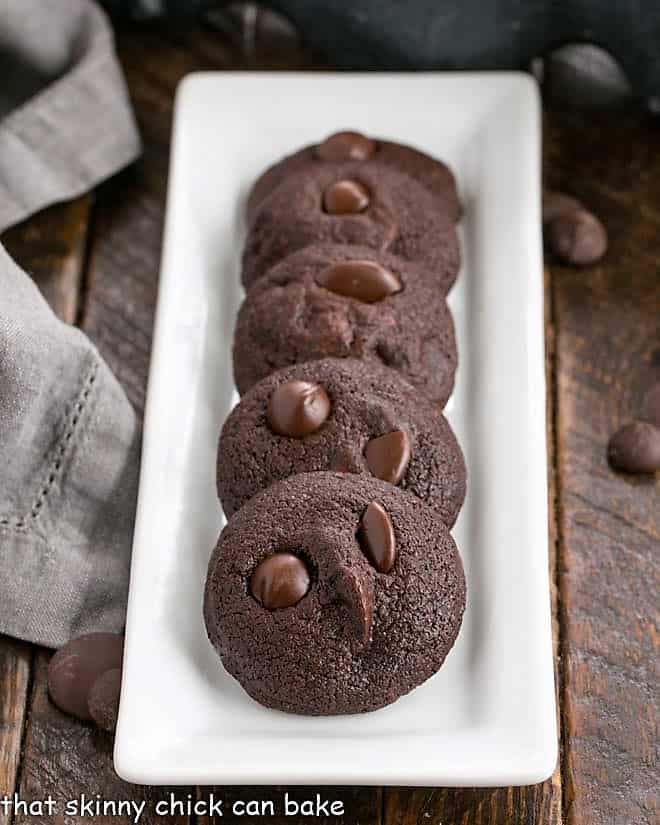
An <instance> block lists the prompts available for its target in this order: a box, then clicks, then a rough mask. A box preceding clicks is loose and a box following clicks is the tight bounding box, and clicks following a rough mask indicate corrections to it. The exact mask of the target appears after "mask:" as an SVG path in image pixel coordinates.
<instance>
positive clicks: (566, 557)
mask: <svg viewBox="0 0 660 825" xmlns="http://www.w3.org/2000/svg"><path fill="white" fill-rule="evenodd" d="M546 135H547V163H546V168H547V170H548V176H549V181H550V184H551V186H552V188H559V189H561V188H563V189H564V190H566V191H568V192H570V193H571V194H573V195H576V196H578V197H579V198H581V199H582V200H584V201H585V203H587V204H588V205H589V206H590V207H591V208H593V209H594V211H595V212H596V213H597V214H598V215H599V216H600V217H601V218H602V219H603V221H604V223H605V225H606V226H607V228H608V231H609V236H610V250H609V252H608V255H607V256H606V258H605V259H604V260H603V262H602V263H601V264H600V265H598V266H595V267H593V268H590V269H586V270H582V271H578V270H575V269H569V268H564V267H561V266H553V267H552V271H553V290H554V303H555V311H556V318H557V327H556V349H557V366H556V369H557V381H558V406H557V417H556V420H557V438H558V456H557V458H558V478H559V490H558V492H559V515H560V523H559V527H560V554H561V555H560V607H561V614H560V618H561V628H562V632H561V660H562V673H563V683H564V688H563V694H562V713H563V728H564V795H565V812H566V822H567V823H571V824H572V823H590V825H591V824H592V823H593V825H600V823H603V825H605V823H607V825H632V823H634V825H639V824H640V823H651V822H657V821H658V818H659V815H658V799H657V793H658V785H659V773H658V760H657V750H656V749H657V742H658V739H657V721H658V718H659V698H658V689H657V686H658V683H659V680H658V669H657V662H658V650H657V647H658V645H657V642H658V593H659V592H660V587H659V585H660V570H659V568H658V559H659V555H658V549H659V547H660V487H659V485H658V480H657V478H654V477H632V476H627V475H625V474H620V473H615V472H613V471H612V470H611V469H610V468H609V466H608V464H607V461H606V448H607V442H608V439H609V437H610V435H611V434H612V433H613V432H614V431H615V430H616V429H617V428H618V427H619V426H620V425H621V424H623V423H624V422H626V421H628V420H630V419H631V418H633V417H635V416H636V415H639V414H640V412H641V407H642V402H643V397H644V394H645V392H646V390H647V389H648V388H650V386H651V384H652V383H654V382H656V381H657V380H658V379H659V378H660V323H659V322H660V130H658V127H657V125H653V124H651V123H649V122H648V121H644V120H642V119H639V120H634V119H633V118H631V117H627V118H621V117H619V116H616V115H610V116H601V117H598V116H595V115H593V114H591V115H589V116H588V117H586V116H580V115H567V114H563V115H561V116H559V115H557V116H551V117H549V118H548V119H547V123H546Z"/></svg>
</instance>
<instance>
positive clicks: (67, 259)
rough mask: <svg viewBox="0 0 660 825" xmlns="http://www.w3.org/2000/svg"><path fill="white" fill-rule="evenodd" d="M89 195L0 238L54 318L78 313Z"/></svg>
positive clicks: (47, 211)
mask: <svg viewBox="0 0 660 825" xmlns="http://www.w3.org/2000/svg"><path fill="white" fill-rule="evenodd" d="M91 204H92V195H82V196H81V197H79V198H76V199H75V200H72V201H68V202H67V203H63V204H57V205H56V206H51V207H49V208H48V209H44V210H43V211H42V212H39V214H37V215H35V216H34V217H32V218H31V219H30V220H29V221H26V222H24V223H22V224H19V225H18V226H15V227H13V228H12V229H9V230H7V231H6V232H5V233H4V234H3V236H2V243H3V244H4V245H5V247H6V248H7V251H8V252H9V254H10V255H11V256H12V257H13V258H14V260H16V261H18V263H19V264H20V265H21V266H22V267H23V268H24V269H25V271H26V272H27V273H28V274H29V275H31V276H32V278H33V279H34V281H35V282H36V284H37V286H38V287H39V289H40V290H41V292H42V294H43V295H44V297H45V298H46V300H47V301H48V303H49V304H50V306H51V308H52V309H53V311H54V312H55V314H56V315H57V316H58V317H59V318H61V319H62V320H63V321H66V322H67V323H69V324H72V323H74V321H75V320H76V315H77V312H78V298H79V292H80V284H81V279H82V273H83V265H84V257H85V244H86V239H87V228H88V225H89V216H90V210H91Z"/></svg>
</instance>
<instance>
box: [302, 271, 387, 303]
mask: <svg viewBox="0 0 660 825" xmlns="http://www.w3.org/2000/svg"><path fill="white" fill-rule="evenodd" d="M316 283H317V284H318V285H319V286H322V287H325V289H327V290H329V291H330V292H334V293H335V294H337V295H343V296H345V297H346V298H355V299H356V300H358V301H363V302H364V303H365V304H373V303H375V302H376V301H382V300H383V298H387V296H388V295H394V294H395V293H396V292H400V291H401V289H402V286H401V281H399V279H398V278H397V277H396V275H394V273H393V272H390V271H389V269H385V267H382V266H380V264H377V263H374V262H373V261H346V262H344V263H339V264H332V266H329V267H327V268H326V269H323V270H322V271H321V272H319V274H318V275H317V276H316Z"/></svg>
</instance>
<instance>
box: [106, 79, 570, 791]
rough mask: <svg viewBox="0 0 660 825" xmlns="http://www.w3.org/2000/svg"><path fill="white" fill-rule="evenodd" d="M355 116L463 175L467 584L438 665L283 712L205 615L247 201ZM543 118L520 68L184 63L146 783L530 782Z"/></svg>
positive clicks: (142, 577) (138, 648) (141, 515)
mask: <svg viewBox="0 0 660 825" xmlns="http://www.w3.org/2000/svg"><path fill="white" fill-rule="evenodd" d="M342 128H353V129H359V130H361V131H364V132H366V133H368V134H372V135H376V136H382V137H387V138H389V139H391V140H397V141H402V142H405V143H410V144H412V145H413V146H418V147H419V148H421V149H424V150H426V151H428V152H430V153H432V154H434V155H436V156H438V157H440V158H442V159H444V160H446V161H447V162H448V163H449V164H450V165H451V167H452V168H453V170H454V172H455V173H456V175H457V178H458V181H459V186H460V190H461V195H462V199H463V203H464V205H465V218H464V220H463V223H462V242H463V253H464V266H463V271H462V274H461V276H460V279H459V283H458V285H457V286H456V287H455V289H454V290H453V292H452V294H451V300H450V304H451V307H452V309H453V311H454V313H455V319H456V327H457V335H458V342H459V352H460V366H459V369H458V376H457V384H456V390H455V393H454V396H453V398H452V399H451V401H450V403H449V406H448V415H449V418H450V420H451V423H452V424H453V426H454V428H455V430H456V432H457V435H458V437H459V440H460V442H461V444H462V446H463V449H464V451H465V454H466V458H467V463H468V470H469V486H468V496H467V501H466V504H465V507H464V509H463V511H462V514H461V516H460V519H459V522H458V524H457V526H456V528H455V530H454V536H455V538H456V541H457V543H458V546H459V549H460V551H461V554H462V556H463V559H464V562H465V568H466V574H467V581H468V608H467V612H466V614H465V621H464V623H463V627H462V630H461V633H460V636H459V639H458V642H457V644H456V646H455V647H454V649H453V650H452V652H451V653H450V655H449V657H448V659H447V662H446V664H445V666H444V667H443V668H442V670H441V671H440V673H439V674H438V675H437V676H435V677H434V678H433V679H431V680H430V681H429V682H427V683H426V684H424V685H423V686H422V687H420V688H418V689H417V690H416V691H414V692H413V693H412V694H410V695H409V696H407V697H404V698H403V699H400V700H399V701H398V702H396V703H395V704H394V705H392V706H390V707H388V708H385V709H383V710H379V711H376V712H375V713H371V714H365V715H362V716H347V717H329V718H308V717H302V716H292V715H287V714H283V713H278V712H276V711H271V710H267V709H265V708H263V707H261V706H259V705H258V704H256V703H255V702H253V701H252V700H251V699H249V698H248V696H247V695H246V694H245V693H244V692H243V691H242V690H241V688H240V687H239V685H238V684H237V683H236V682H234V681H233V680H232V679H231V678H230V677H229V676H228V675H227V674H226V673H225V672H224V671H223V669H222V666H221V665H220V662H219V660H218V658H217V657H216V655H215V653H214V652H213V650H212V649H211V647H210V645H209V644H208V642H207V639H206V634H205V632H204V626H203V622H202V611H201V605H202V590H203V584H204V577H205V572H206V565H207V561H208V558H209V555H210V553H211V549H212V547H213V546H214V544H215V541H216V537H217V535H218V532H219V530H220V528H221V525H222V515H221V510H220V507H219V504H218V501H217V499H216V494H215V482H214V473H215V452H216V442H217V436H218V432H219V429H220V426H221V425H222V422H223V421H224V419H225V417H226V415H227V413H228V411H229V409H230V408H231V406H232V405H233V404H234V403H235V400H236V395H235V390H234V386H233V382H232V374H231V342H232V331H233V326H234V319H235V316H236V311H237V307H238V304H239V301H240V298H241V290H240V288H239V285H238V284H239V277H238V276H239V272H238V262H239V256H240V250H241V246H242V243H243V239H244V228H243V213H244V206H245V198H246V194H247V191H248V189H249V187H250V184H251V183H252V181H253V180H254V179H255V177H256V176H257V175H258V174H259V173H260V172H261V171H262V170H263V169H264V168H265V167H266V166H267V165H268V164H270V163H272V162H273V161H275V160H277V159H279V158H280V157H281V156H283V155H284V154H286V153H289V152H291V151H293V150H295V149H297V148H298V147H300V146H302V145H303V144H305V143H308V142H314V141H318V140H319V139H322V138H323V137H324V136H326V135H327V134H329V133H330V132H333V131H336V130H339V129H342ZM540 226H541V222H540V113H539V101H538V95H537V91H536V87H535V85H534V83H533V81H532V80H531V79H530V78H528V77H527V76H524V75H520V74H508V73H505V74H499V73H498V74H406V75H400V74H368V75H367V74H357V75H351V74H304V75H302V74H282V73H280V74H260V73H251V74H233V73H231V74H230V73H208V74H196V75H192V76H190V77H188V78H186V79H185V80H184V82H183V83H182V85H181V87H180V89H179V92H178V95H177V102H176V116H175V126H174V146H173V154H172V162H171V169H170V181H169V195H168V207H167V221H166V228H165V241H164V250H163V260H162V271H161V280H160V294H159V299H158V311H157V320H156V328H155V335H154V345H153V356H152V364H151V375H150V379H149V392H148V403H147V412H146V421H145V431H144V452H143V459H142V473H141V481H140V496H139V507H138V516H137V524H136V530H135V543H134V554H133V567H132V573H131V589H130V600H129V611H128V624H127V636H126V655H125V666H124V681H123V687H122V697H121V710H120V718H119V727H118V731H117V739H116V748H115V766H116V769H117V772H118V773H119V774H120V775H121V776H123V777H124V778H126V779H128V780H130V781H133V782H140V783H145V784H154V783H168V784H188V783H200V784H240V783H250V784H271V783H273V784H275V783H277V784H310V785H321V784H348V785H350V784H354V785H370V784H373V785H381V784H401V785H514V784H527V783H532V782H538V781H540V780H543V779H545V778H546V777H547V776H548V775H549V774H550V773H551V772H552V770H553V768H554V765H555V760H556V754H557V738H556V727H555V699H554V685H553V667H552V645H551V625H550V605H549V587H548V530H547V486H546V484H547V482H546V441H545V381H544V337H543V288H542V249H541V234H540Z"/></svg>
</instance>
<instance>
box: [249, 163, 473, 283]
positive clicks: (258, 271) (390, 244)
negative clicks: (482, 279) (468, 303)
mask: <svg viewBox="0 0 660 825" xmlns="http://www.w3.org/2000/svg"><path fill="white" fill-rule="evenodd" d="M319 243H341V244H356V245H361V246H368V247H370V248H372V249H375V250H380V251H382V252H391V253H392V254H394V255H398V256H399V257H400V258H403V259H404V260H407V261H413V262H415V263H417V264H419V265H420V266H423V267H424V268H425V269H427V270H428V271H429V272H432V273H433V274H434V275H435V276H436V283H437V286H438V288H439V290H440V291H441V292H442V293H443V294H446V293H447V292H449V289H450V288H451V286H452V284H453V283H454V281H455V280H456V275H457V273H458V269H459V265H460V254H459V247H458V238H457V236H456V230H455V229H454V223H453V220H450V219H449V218H448V217H447V214H446V212H444V211H441V210H439V209H438V208H437V204H436V201H435V199H434V197H433V195H431V193H430V192H429V191H428V190H426V189H425V188H424V187H423V186H422V185H421V184H420V183H419V182H418V181H416V180H414V179H413V178H411V177H409V176H408V175H404V174H402V173H400V172H397V171H396V170H394V169H392V168H390V167H387V166H383V165H382V164H376V163H372V164H369V165H363V166H359V165H358V166H357V167H356V166H355V164H353V165H352V166H351V165H350V164H338V163H323V164H314V165H313V166H312V167H311V168H308V169H305V170H302V171H299V172H296V173H295V174H291V175H289V176H288V177H287V178H286V179H285V180H283V181H282V182H281V183H280V184H279V186H277V187H275V189H274V190H273V191H272V192H271V193H270V194H269V195H268V196H267V197H266V198H264V199H263V201H262V202H261V204H260V206H259V208H258V209H257V210H256V211H255V214H254V218H253V221H252V224H251V227H250V231H249V234H248V237H247V241H246V245H245V249H244V252H243V272H242V281H243V285H244V286H245V287H246V288H247V289H249V288H250V287H251V286H252V284H253V283H254V282H255V281H256V280H257V279H258V278H259V277H260V276H261V275H263V273H264V272H266V271H267V270H268V269H270V268H271V266H273V265H274V264H276V263H278V262H279V261H280V260H281V259H282V258H285V257H286V256H287V255H289V254H291V253H292V252H295V251H296V250H297V249H302V248H303V247H305V246H309V245H310V244H319Z"/></svg>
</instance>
